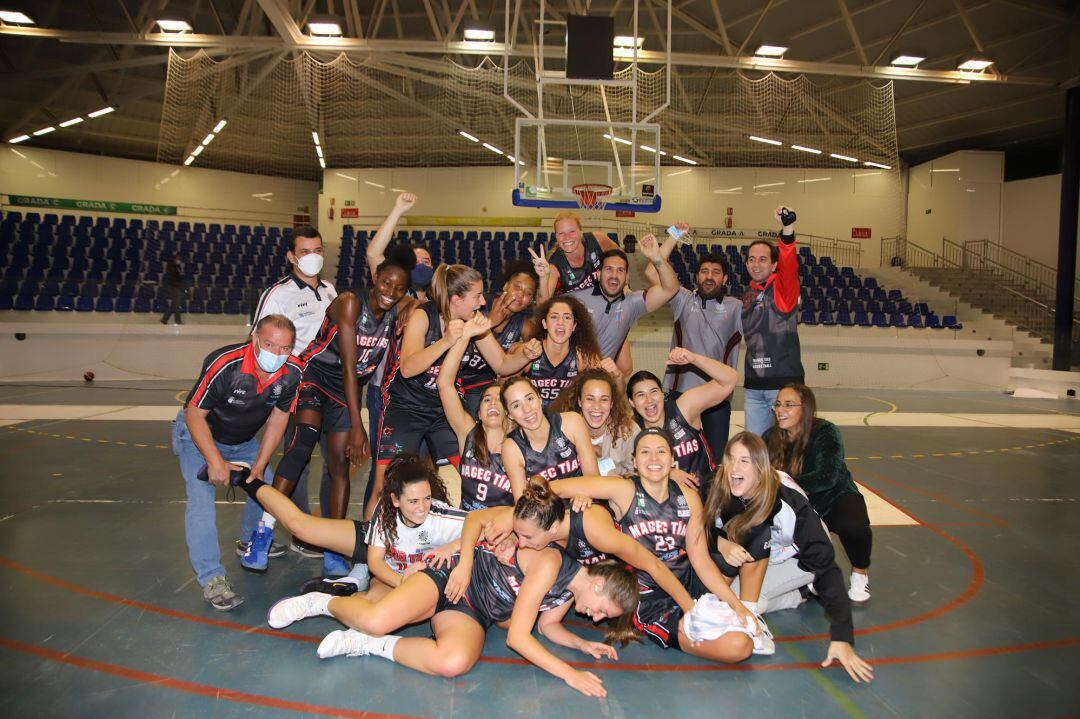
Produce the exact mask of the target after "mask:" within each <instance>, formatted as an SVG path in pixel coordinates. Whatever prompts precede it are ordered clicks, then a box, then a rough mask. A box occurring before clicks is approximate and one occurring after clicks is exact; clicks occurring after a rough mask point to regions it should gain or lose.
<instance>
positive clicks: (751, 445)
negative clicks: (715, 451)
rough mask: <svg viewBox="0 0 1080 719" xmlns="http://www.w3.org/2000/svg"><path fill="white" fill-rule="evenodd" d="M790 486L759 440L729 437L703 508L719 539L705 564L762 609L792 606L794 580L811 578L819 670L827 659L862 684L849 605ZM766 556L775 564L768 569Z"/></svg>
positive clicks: (821, 532)
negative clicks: (824, 628) (823, 624)
mask: <svg viewBox="0 0 1080 719" xmlns="http://www.w3.org/2000/svg"><path fill="white" fill-rule="evenodd" d="M788 481H790V478H789V480H788ZM792 486H794V485H793V483H792ZM792 486H788V484H785V483H784V481H783V479H782V478H781V473H780V472H777V471H776V469H774V468H773V466H772V465H771V464H770V462H769V450H768V449H767V448H766V446H765V442H764V441H762V439H761V438H760V437H758V436H757V435H756V434H753V433H752V432H740V433H739V434H737V435H735V436H734V437H732V438H731V440H730V441H729V442H728V443H727V447H726V448H725V450H724V458H723V462H722V464H721V466H720V469H719V470H718V471H717V474H716V479H715V480H714V481H713V485H712V489H711V490H710V491H709V497H708V500H707V501H706V503H705V517H704V519H705V526H706V527H708V528H710V529H711V530H713V531H714V532H716V534H717V535H719V536H718V537H717V539H716V544H715V548H716V550H717V553H716V554H714V555H713V560H714V561H715V562H716V564H717V566H718V567H719V568H720V571H721V572H722V573H723V574H724V575H725V577H727V580H728V581H729V582H731V581H733V580H735V579H736V578H738V581H739V586H738V590H739V597H740V599H741V600H742V602H743V603H744V604H746V603H750V605H751V606H753V607H754V608H755V609H756V610H757V611H762V612H764V611H769V609H770V608H772V609H773V610H775V609H783V608H788V607H794V606H798V605H799V604H800V603H801V597H800V593H799V590H798V587H799V586H800V582H801V583H802V584H806V583H808V581H809V580H810V579H812V580H813V582H814V588H815V592H816V593H817V595H818V596H819V597H820V599H821V603H822V604H823V605H824V607H825V613H826V615H827V616H828V618H829V622H830V625H831V628H830V635H831V637H832V641H831V642H830V643H829V649H828V654H827V655H826V657H825V661H824V662H822V666H828V665H829V664H831V663H832V662H833V660H834V659H835V660H837V661H839V662H840V664H841V665H842V666H843V667H844V669H845V670H846V671H847V673H848V674H849V675H851V678H852V679H854V680H855V681H856V682H861V681H870V680H871V679H873V676H874V672H873V669H872V668H871V667H870V665H869V664H867V663H866V662H865V661H863V660H862V659H861V658H860V657H859V655H858V654H856V653H855V648H854V644H855V629H854V625H853V623H852V620H851V601H850V600H849V599H848V596H847V593H846V591H845V590H844V576H843V574H842V573H841V571H840V568H839V567H837V566H836V556H835V553H834V551H833V547H832V542H830V541H829V535H828V534H827V533H826V531H825V528H824V527H823V526H822V523H821V519H820V518H819V517H818V515H817V513H816V512H814V510H813V508H812V507H811V506H810V503H809V501H808V500H807V499H806V497H805V496H804V495H803V494H802V493H801V492H799V491H798V490H797V489H793V488H792ZM770 558H772V560H774V561H775V560H779V561H776V562H775V563H774V564H770ZM792 560H793V561H794V565H792V564H790V563H789V561H792ZM774 570H775V573H774ZM798 570H801V574H800V572H799V571H798ZM770 574H772V575H773V576H772V577H770ZM792 593H794V595H793V594H792ZM762 597H768V599H767V602H762Z"/></svg>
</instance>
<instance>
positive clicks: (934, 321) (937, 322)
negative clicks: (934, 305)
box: [926, 314, 942, 330]
mask: <svg viewBox="0 0 1080 719" xmlns="http://www.w3.org/2000/svg"><path fill="white" fill-rule="evenodd" d="M926 326H927V328H928V329H932V330H940V329H942V326H941V318H939V317H938V316H937V315H935V314H929V315H927V316H926Z"/></svg>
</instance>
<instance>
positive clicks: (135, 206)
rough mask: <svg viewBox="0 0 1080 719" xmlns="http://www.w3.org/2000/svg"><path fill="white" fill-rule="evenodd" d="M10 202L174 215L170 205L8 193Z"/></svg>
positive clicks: (14, 203)
mask: <svg viewBox="0 0 1080 719" xmlns="http://www.w3.org/2000/svg"><path fill="white" fill-rule="evenodd" d="M9 200H10V203H11V204H12V205H19V206H21V207H40V208H43V209H52V210H89V211H90V212H119V213H124V214H129V215H175V214H176V208H175V207H173V206H171V205H144V204H139V203H137V202H136V203H132V202H107V201H105V200H65V199H63V198H60V197H31V196H29V195H10V196H9Z"/></svg>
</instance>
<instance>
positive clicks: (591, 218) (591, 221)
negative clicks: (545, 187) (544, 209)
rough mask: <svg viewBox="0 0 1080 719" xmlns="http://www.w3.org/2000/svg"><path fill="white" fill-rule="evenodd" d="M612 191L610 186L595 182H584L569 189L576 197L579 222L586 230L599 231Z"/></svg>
mask: <svg viewBox="0 0 1080 719" xmlns="http://www.w3.org/2000/svg"><path fill="white" fill-rule="evenodd" d="M613 189H614V188H612V187H611V185H605V184H602V183H596V182H585V183H582V184H580V185H574V186H573V187H571V188H570V190H571V191H572V192H573V193H574V194H575V195H577V200H578V207H580V208H581V220H582V223H583V224H584V225H585V227H586V228H587V229H588V230H594V231H599V230H600V220H602V219H603V212H604V208H605V207H607V201H608V197H610V196H611V192H612V190H613Z"/></svg>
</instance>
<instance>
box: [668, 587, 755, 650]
mask: <svg viewBox="0 0 1080 719" xmlns="http://www.w3.org/2000/svg"><path fill="white" fill-rule="evenodd" d="M747 608H748V609H749V607H747ZM755 617H756V618H757V623H758V627H760V631H759V632H758V633H757V634H755V633H754V627H753V622H752V621H751V620H750V618H749V617H747V620H746V623H743V622H742V621H740V620H739V615H738V614H736V613H735V610H734V609H732V608H731V607H729V606H728V604H727V602H724V601H721V600H720V599H719V598H717V596H716V595H715V594H706V595H704V596H702V597H701V598H699V599H698V600H697V601H696V602H694V608H693V609H691V610H690V613H689V614H687V615H686V618H685V620H684V621H683V632H685V633H686V636H687V637H689V638H690V640H691V641H695V642H703V641H708V640H710V639H716V638H718V637H720V636H723V635H724V634H727V633H728V632H742V633H743V634H745V635H747V636H748V637H750V638H751V639H753V640H754V654H774V653H775V652H776V645H775V644H774V643H773V637H772V632H770V631H769V626H768V625H767V624H766V623H765V620H764V619H762V618H761V616H760V615H755Z"/></svg>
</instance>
